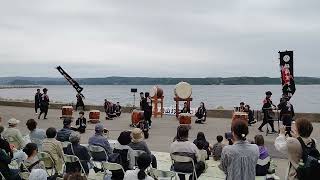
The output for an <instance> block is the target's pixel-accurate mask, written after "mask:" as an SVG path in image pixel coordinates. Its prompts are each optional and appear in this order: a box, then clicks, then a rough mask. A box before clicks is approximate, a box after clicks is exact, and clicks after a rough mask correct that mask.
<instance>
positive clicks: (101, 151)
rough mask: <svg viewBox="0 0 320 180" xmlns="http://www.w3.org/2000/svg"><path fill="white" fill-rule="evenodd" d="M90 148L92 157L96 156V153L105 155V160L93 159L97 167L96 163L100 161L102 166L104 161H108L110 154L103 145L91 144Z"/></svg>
mask: <svg viewBox="0 0 320 180" xmlns="http://www.w3.org/2000/svg"><path fill="white" fill-rule="evenodd" d="M88 150H89V152H90V154H91V157H95V155H103V156H104V158H105V161H98V160H94V159H92V162H93V164H94V166H95V167H97V165H96V163H100V164H101V167H102V163H103V162H106V161H108V154H107V152H106V150H105V149H104V148H103V147H101V146H94V145H89V146H88Z"/></svg>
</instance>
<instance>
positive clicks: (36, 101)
mask: <svg viewBox="0 0 320 180" xmlns="http://www.w3.org/2000/svg"><path fill="white" fill-rule="evenodd" d="M41 96H42V94H41V93H40V92H39V93H38V92H37V93H36V94H35V96H34V110H35V112H36V113H38V109H39V108H40V103H41Z"/></svg>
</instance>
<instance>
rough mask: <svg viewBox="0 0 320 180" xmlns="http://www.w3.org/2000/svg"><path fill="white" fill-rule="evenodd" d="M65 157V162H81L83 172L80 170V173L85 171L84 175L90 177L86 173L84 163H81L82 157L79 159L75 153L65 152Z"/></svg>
mask: <svg viewBox="0 0 320 180" xmlns="http://www.w3.org/2000/svg"><path fill="white" fill-rule="evenodd" d="M63 158H64V162H65V163H79V164H80V167H81V172H80V173H82V172H83V174H84V176H85V177H86V178H87V179H88V177H87V174H86V171H85V170H84V168H83V166H82V164H81V161H80V159H79V158H78V157H77V156H74V155H66V154H65V155H64V156H63Z"/></svg>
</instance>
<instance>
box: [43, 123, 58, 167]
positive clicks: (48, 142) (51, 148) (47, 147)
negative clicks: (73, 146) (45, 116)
mask: <svg viewBox="0 0 320 180" xmlns="http://www.w3.org/2000/svg"><path fill="white" fill-rule="evenodd" d="M46 135H47V138H46V139H44V140H43V142H42V150H43V152H46V153H48V154H50V156H51V158H52V160H53V162H54V167H55V170H56V172H58V173H61V171H62V164H63V149H62V145H61V142H59V141H57V140H56V135H57V131H56V129H55V128H53V127H50V128H48V129H47V131H46ZM45 165H46V167H49V166H53V164H51V162H45Z"/></svg>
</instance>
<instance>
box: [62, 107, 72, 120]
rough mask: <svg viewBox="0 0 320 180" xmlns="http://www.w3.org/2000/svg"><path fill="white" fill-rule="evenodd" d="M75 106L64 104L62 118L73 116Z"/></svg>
mask: <svg viewBox="0 0 320 180" xmlns="http://www.w3.org/2000/svg"><path fill="white" fill-rule="evenodd" d="M72 113H73V107H72V106H62V118H65V117H69V118H71V117H72Z"/></svg>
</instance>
